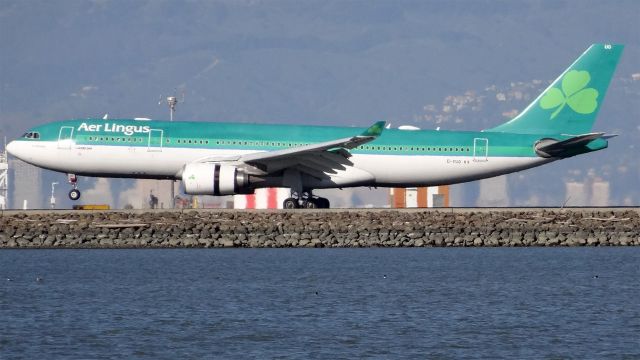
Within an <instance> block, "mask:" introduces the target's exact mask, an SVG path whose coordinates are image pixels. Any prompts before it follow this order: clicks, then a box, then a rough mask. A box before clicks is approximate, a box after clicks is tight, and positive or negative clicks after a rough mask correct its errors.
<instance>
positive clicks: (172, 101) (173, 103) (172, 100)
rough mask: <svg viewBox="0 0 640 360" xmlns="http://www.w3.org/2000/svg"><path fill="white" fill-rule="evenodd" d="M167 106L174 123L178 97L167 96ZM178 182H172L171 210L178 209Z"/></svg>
mask: <svg viewBox="0 0 640 360" xmlns="http://www.w3.org/2000/svg"><path fill="white" fill-rule="evenodd" d="M166 101H167V105H169V120H171V121H173V115H174V114H175V112H176V107H177V106H178V97H177V96H167V99H166ZM180 102H184V92H183V93H182V99H181V100H180ZM160 104H162V95H160V100H159V101H158V105H160ZM175 185H176V181H175V180H171V204H169V206H171V208H172V209H173V208H175V207H176V194H175V187H176V186H175Z"/></svg>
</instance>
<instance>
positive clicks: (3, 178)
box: [0, 140, 9, 210]
mask: <svg viewBox="0 0 640 360" xmlns="http://www.w3.org/2000/svg"><path fill="white" fill-rule="evenodd" d="M5 144H6V140H5ZM8 193H9V160H8V159H7V150H6V146H5V147H3V149H2V151H0V209H1V210H5V209H6V208H7V201H8V200H7V199H8V196H7V195H8Z"/></svg>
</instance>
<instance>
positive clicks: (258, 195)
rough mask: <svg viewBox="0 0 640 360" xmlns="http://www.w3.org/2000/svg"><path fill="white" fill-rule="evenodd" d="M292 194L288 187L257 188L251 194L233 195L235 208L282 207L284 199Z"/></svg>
mask: <svg viewBox="0 0 640 360" xmlns="http://www.w3.org/2000/svg"><path fill="white" fill-rule="evenodd" d="M289 196H291V190H289V189H288V188H262V189H256V191H255V193H253V194H250V195H233V208H234V209H282V204H283V203H284V200H285V199H286V198H288V197H289Z"/></svg>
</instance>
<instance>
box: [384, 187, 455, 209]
mask: <svg viewBox="0 0 640 360" xmlns="http://www.w3.org/2000/svg"><path fill="white" fill-rule="evenodd" d="M389 195H390V200H391V207H392V208H430V207H449V206H450V205H449V186H447V185H443V186H430V187H417V188H416V187H412V188H391V190H389Z"/></svg>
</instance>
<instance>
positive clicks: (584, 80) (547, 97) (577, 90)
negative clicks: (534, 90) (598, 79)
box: [540, 70, 598, 119]
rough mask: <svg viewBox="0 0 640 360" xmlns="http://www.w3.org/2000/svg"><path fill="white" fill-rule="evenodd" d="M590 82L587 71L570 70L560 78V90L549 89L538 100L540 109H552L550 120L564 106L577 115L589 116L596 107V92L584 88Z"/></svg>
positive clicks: (592, 89)
mask: <svg viewBox="0 0 640 360" xmlns="http://www.w3.org/2000/svg"><path fill="white" fill-rule="evenodd" d="M589 81H591V75H589V72H588V71H578V70H571V71H569V72H568V73H567V74H566V75H565V76H564V77H563V78H562V90H560V89H558V88H551V89H549V91H547V92H546V93H545V94H544V96H543V97H542V99H540V107H541V108H543V109H554V108H557V109H556V111H554V112H553V114H551V119H553V118H555V117H556V116H557V115H558V113H560V111H561V110H562V109H563V108H564V106H565V105H569V107H570V108H571V109H572V110H573V111H575V112H577V113H579V114H591V113H592V112H594V111H595V110H596V108H597V107H598V101H597V100H596V99H597V98H598V90H596V89H594V88H586V86H587V84H589Z"/></svg>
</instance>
